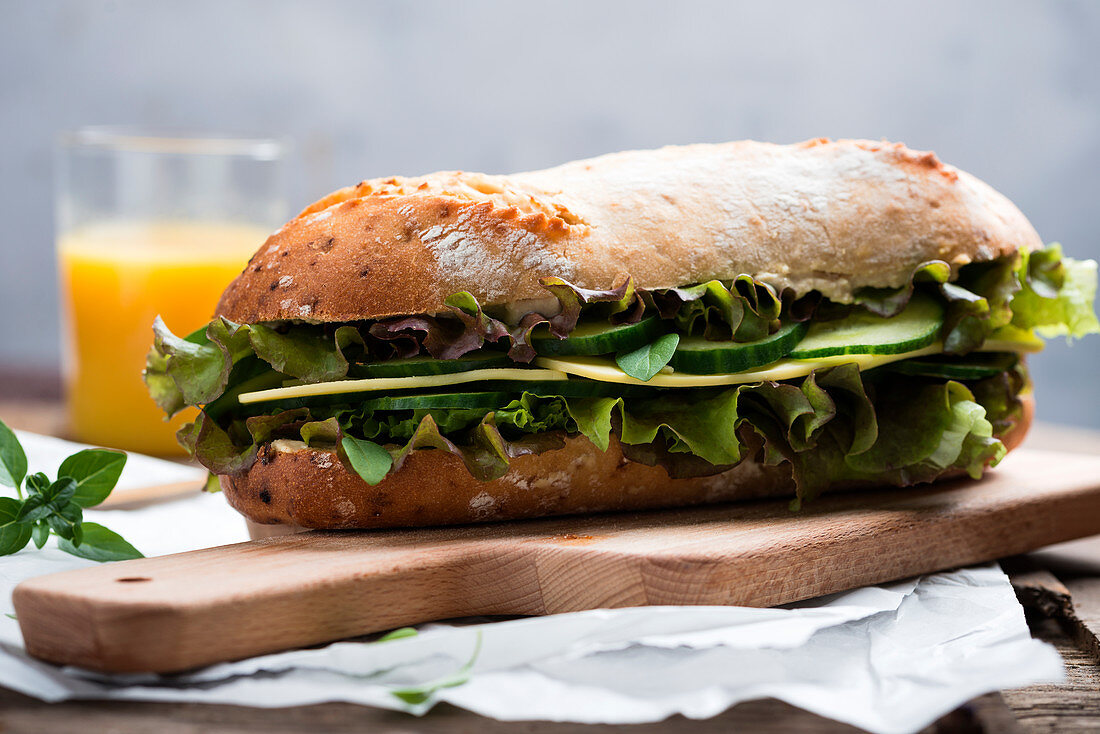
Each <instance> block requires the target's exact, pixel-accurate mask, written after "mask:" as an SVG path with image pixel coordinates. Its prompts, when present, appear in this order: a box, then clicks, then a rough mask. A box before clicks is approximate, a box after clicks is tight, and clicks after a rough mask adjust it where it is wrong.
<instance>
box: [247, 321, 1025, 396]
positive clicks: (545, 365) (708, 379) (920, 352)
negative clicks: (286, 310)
mask: <svg viewBox="0 0 1100 734" xmlns="http://www.w3.org/2000/svg"><path fill="white" fill-rule="evenodd" d="M1020 333H1021V334H1023V333H1024V332H1020ZM1006 335H1007V334H1006ZM1042 348H1043V342H1042V341H1041V340H1039V339H1038V338H1035V337H1032V338H1030V339H1023V338H1018V337H1017V335H1016V334H1012V335H1011V338H1010V339H990V340H988V341H986V342H985V344H983V345H982V347H981V350H980V351H983V352H1037V351H1039V350H1041V349H1042ZM942 351H943V345H942V344H939V343H936V344H932V345H929V346H927V347H925V348H923V349H917V350H915V351H912V352H903V353H901V354H840V355H837V356H835V357H822V358H820V359H781V360H779V361H778V362H773V363H772V364H770V365H768V366H766V367H761V368H759V369H755V370H749V371H746V372H736V373H728V374H719V375H693V374H689V373H687V372H675V371H672V369H671V368H670V367H666V368H665V369H663V370H661V372H658V373H657V374H656V375H654V376H653V379H651V380H650V381H649V382H642V381H641V380H639V379H637V378H634V377H631V376H630V375H628V374H626V373H625V372H623V371H622V370H621V369H619V366H618V365H617V364H615V360H614V359H612V358H610V357H537V358H536V359H535V364H536V365H538V367H539V368H542V369H530V368H527V369H524V368H512V367H507V368H494V369H484V370H469V371H467V372H456V373H453V374H449V375H425V376H423V377H373V378H368V379H364V380H338V381H336V382H319V383H316V384H313V385H290V386H287V387H277V388H273V389H271V390H258V391H256V392H248V393H242V394H241V395H240V396H239V398H238V399H239V400H240V401H241V403H244V404H248V403H260V402H265V401H270V400H284V399H286V398H307V397H317V396H320V395H343V394H347V393H357V392H380V391H394V390H419V389H425V388H433V387H444V386H447V385H460V384H463V383H472V382H487V381H493V380H515V381H519V382H531V381H554V380H567V379H569V375H575V376H577V377H583V378H586V379H589V380H597V381H599V382H614V383H618V384H622V385H642V386H648V387H669V388H676V387H682V388H689V387H716V386H721V385H745V384H749V383H752V382H761V381H763V380H773V381H779V380H791V379H795V378H797V377H805V376H806V375H808V374H810V373H811V372H812V371H814V370H820V369H825V368H827V367H836V366H837V365H841V364H855V365H858V366H859V369H860V370H861V371H865V370H869V369H873V368H875V367H881V366H883V365H886V364H890V363H891V362H899V361H901V360H903V359H912V358H913V357H923V356H926V355H929V354H939V353H941V352H942Z"/></svg>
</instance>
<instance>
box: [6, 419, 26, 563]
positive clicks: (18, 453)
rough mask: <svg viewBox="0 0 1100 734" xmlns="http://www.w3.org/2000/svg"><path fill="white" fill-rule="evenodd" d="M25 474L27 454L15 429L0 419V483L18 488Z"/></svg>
mask: <svg viewBox="0 0 1100 734" xmlns="http://www.w3.org/2000/svg"><path fill="white" fill-rule="evenodd" d="M25 476H27V455H26V454H25V453H23V447H22V446H20V445H19V439H18V438H16V437H15V431H13V430H12V429H10V428H8V426H7V424H5V423H4V422H3V421H0V484H3V485H4V486H6V487H14V488H16V489H18V488H19V485H20V484H22V483H23V477H25ZM24 545H26V544H25V543H24Z"/></svg>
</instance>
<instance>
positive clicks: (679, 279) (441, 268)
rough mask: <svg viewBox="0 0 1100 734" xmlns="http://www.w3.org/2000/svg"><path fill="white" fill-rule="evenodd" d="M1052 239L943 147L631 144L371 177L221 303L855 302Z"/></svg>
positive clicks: (325, 209)
mask: <svg viewBox="0 0 1100 734" xmlns="http://www.w3.org/2000/svg"><path fill="white" fill-rule="evenodd" d="M1041 246H1042V242H1041V241H1040V239H1039V236H1038V235H1037V234H1036V232H1035V230H1034V229H1033V228H1032V226H1031V224H1030V223H1029V222H1028V221H1027V219H1026V218H1025V217H1024V216H1023V214H1021V213H1020V211H1019V210H1018V209H1017V208H1016V207H1015V206H1014V205H1013V204H1012V203H1011V202H1010V201H1009V200H1008V199H1006V198H1005V197H1004V196H1002V195H1001V194H999V193H997V192H996V191H994V190H993V189H992V188H990V187H989V186H988V185H986V184H985V183H983V182H981V181H979V180H978V179H976V178H974V177H973V176H971V175H969V174H967V173H965V172H963V171H960V170H958V169H956V168H953V167H952V166H949V165H946V164H944V163H942V162H940V160H939V159H938V158H936V156H935V154H933V153H926V152H920V151H914V150H910V149H909V148H906V147H905V146H904V145H901V144H899V143H875V142H870V141H865V140H840V141H836V142H830V141H827V140H810V141H807V142H805V143H800V144H798V145H774V144H771V143H758V142H754V141H742V142H734V143H723V144H718V145H688V146H679V147H668V148H662V149H660V150H653V151H629V152H625V153H614V154H611V155H605V156H601V157H599V158H593V159H591V160H586V161H577V162H574V163H567V164H565V165H563V166H559V167H557V168H551V169H548V170H545V171H534V172H531V173H520V174H515V175H512V176H487V175H482V174H477V173H463V172H441V173H432V174H428V175H426V176H421V177H417V178H388V179H374V180H371V181H364V182H362V183H360V184H359V185H358V186H354V187H351V188H346V189H341V190H340V191H337V192H335V193H333V194H331V195H329V196H327V197H325V198H323V199H321V200H320V201H318V202H316V203H315V204H313V205H311V206H309V207H307V208H306V209H305V211H303V212H302V213H301V214H300V215H299V216H298V217H296V218H295V219H293V220H291V221H290V222H289V223H287V224H286V226H284V227H283V228H282V229H280V230H279V231H278V232H276V233H275V234H273V235H272V236H271V237H270V238H269V239H268V241H267V242H266V243H265V244H264V246H263V247H261V248H260V250H259V251H258V252H257V253H256V255H255V257H253V259H252V261H251V262H250V263H249V266H248V267H247V268H246V269H245V271H244V272H243V273H241V275H240V277H238V278H237V279H236V280H235V281H233V283H232V284H231V285H230V286H229V288H228V289H227V290H226V291H225V294H224V295H223V296H222V299H221V302H220V303H219V304H218V310H217V313H218V315H220V316H224V317H226V318H228V319H230V320H232V321H236V322H240V323H254V322H257V321H280V320H286V319H295V320H303V321H308V322H316V323H320V322H343V321H352V320H359V319H380V318H384V317H387V316H398V315H405V314H425V313H426V314H432V313H440V312H444V311H446V306H445V305H444V299H445V298H447V297H448V296H450V295H451V294H453V293H457V292H459V291H469V292H470V293H472V294H473V295H474V297H475V298H477V299H478V301H479V302H480V303H481V304H482V305H484V306H497V305H504V304H510V303H515V302H523V301H530V300H537V299H545V298H546V296H547V293H546V290H545V289H544V288H543V287H542V286H541V285H540V284H539V278H540V277H542V276H557V277H561V278H564V279H566V280H568V281H570V282H572V283H575V284H576V285H578V286H580V287H582V288H593V289H597V288H609V287H611V286H612V284H613V283H616V282H618V281H619V280H621V279H622V278H623V277H625V276H626V275H630V276H632V277H633V278H634V281H635V284H636V285H638V286H639V287H642V288H651V289H654V288H671V287H676V286H682V285H686V284H691V283H702V282H705V281H708V280H712V279H718V280H728V279H732V278H735V277H737V276H739V275H743V274H748V275H751V276H753V277H754V278H757V279H759V280H762V281H764V282H767V283H770V284H771V285H773V286H775V287H776V288H777V289H782V288H791V289H793V290H794V291H795V293H797V294H799V295H801V294H804V293H808V292H810V291H814V290H816V291H819V292H820V293H821V294H822V295H823V296H825V297H826V298H828V299H830V300H833V301H837V302H841V303H848V302H850V301H851V299H852V295H853V293H854V292H855V291H856V290H858V289H860V288H863V287H867V286H873V287H896V286H901V285H903V284H904V283H905V282H906V281H907V279H908V278H909V277H910V276H911V275H912V273H913V270H914V268H916V267H917V266H918V265H920V264H921V263H924V262H927V261H930V260H942V261H944V262H947V263H949V264H950V265H952V267H956V268H957V267H958V266H961V265H965V264H967V263H971V262H982V261H987V260H993V259H995V258H998V257H1003V256H1006V255H1013V254H1015V253H1016V252H1017V251H1019V250H1022V249H1026V250H1030V249H1037V248H1039V247H1041Z"/></svg>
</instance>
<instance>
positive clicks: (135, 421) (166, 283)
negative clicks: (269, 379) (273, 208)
mask: <svg viewBox="0 0 1100 734" xmlns="http://www.w3.org/2000/svg"><path fill="white" fill-rule="evenodd" d="M267 235H268V232H267V231H266V230H265V229H263V228H260V227H257V226H252V225H242V224H231V223H201V222H174V221H154V222H117V223H103V224H96V225H90V226H86V227H81V228H78V229H75V230H73V231H70V232H68V233H66V234H65V235H63V236H62V237H61V238H60V240H59V241H58V260H59V266H60V289H61V296H62V301H63V307H64V309H65V317H64V318H65V319H67V333H66V343H65V346H64V352H63V354H64V359H65V360H66V370H65V372H66V374H65V383H66V391H67V407H68V412H69V430H70V433H71V434H72V436H73V438H75V439H76V440H78V441H84V442H87V443H94V444H97V445H102V446H113V447H117V448H123V449H130V450H133V451H139V452H142V453H149V454H161V455H165V454H182V453H183V450H182V449H181V448H180V447H179V446H178V445H177V444H176V441H175V431H176V429H178V428H179V427H180V426H181V425H182V424H183V423H185V422H186V421H188V420H190V419H191V417H192V416H193V411H191V410H189V411H185V412H184V413H183V414H181V415H177V416H176V417H175V418H174V419H173V420H171V421H168V422H166V421H164V414H163V413H162V412H161V411H160V409H159V408H157V406H156V405H155V404H154V403H153V401H152V399H151V398H150V397H149V394H148V393H147V392H146V390H145V384H144V382H142V379H141V371H142V369H143V368H144V366H145V355H146V353H147V352H148V351H149V347H150V345H151V344H152V343H153V331H152V324H153V319H154V318H155V317H156V316H157V315H158V314H159V315H160V316H161V317H162V318H163V319H164V322H165V323H166V324H167V325H168V328H170V329H171V330H172V331H173V332H174V333H176V334H178V335H180V336H185V335H187V334H189V333H191V332H192V331H194V330H195V329H197V328H199V327H200V326H203V325H204V324H205V323H207V322H208V321H209V320H210V318H211V317H212V315H213V313H214V307H215V306H216V304H217V302H218V297H219V296H220V295H221V292H222V291H223V290H224V289H225V287H226V286H227V285H228V284H229V282H230V281H231V280H232V279H233V278H235V277H236V276H237V274H238V273H240V272H241V270H242V269H243V268H244V266H245V264H246V263H247V262H248V258H249V257H251V256H252V253H253V252H254V251H255V250H256V249H258V248H259V246H260V245H261V244H263V242H264V240H265V239H266V238H267Z"/></svg>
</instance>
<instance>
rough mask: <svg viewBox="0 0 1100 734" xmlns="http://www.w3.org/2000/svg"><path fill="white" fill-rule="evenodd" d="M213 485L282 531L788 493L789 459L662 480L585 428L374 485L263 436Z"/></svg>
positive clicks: (442, 458) (430, 456) (1014, 440)
mask: <svg viewBox="0 0 1100 734" xmlns="http://www.w3.org/2000/svg"><path fill="white" fill-rule="evenodd" d="M1022 402H1023V406H1024V413H1023V418H1022V420H1021V421H1020V422H1019V423H1017V424H1016V425H1015V426H1014V427H1013V429H1012V430H1011V431H1010V432H1009V433H1008V434H1007V435H1004V436H1002V437H1001V439H1002V440H1003V441H1004V443H1005V446H1006V447H1008V449H1009V450H1012V449H1014V448H1016V447H1017V446H1019V444H1020V443H1021V442H1022V441H1023V439H1024V436H1025V435H1026V433H1027V430H1028V428H1029V426H1030V425H1031V420H1032V416H1033V414H1034V403H1033V401H1032V399H1031V396H1030V394H1029V395H1025V396H1022ZM956 475H957V473H956ZM221 486H222V490H223V491H224V492H225V496H226V498H227V499H228V500H229V504H230V505H232V506H233V507H234V508H235V509H236V510H237V511H238V512H240V513H242V514H243V515H244V516H245V517H247V518H248V519H249V520H251V521H252V522H253V523H258V524H261V525H272V524H278V525H285V526H288V530H289V529H291V528H292V527H293V526H296V528H293V529H297V528H330V529H340V528H392V527H424V526H430V525H456V524H465V523H476V522H491V521H497V520H514V519H518V518H528V517H546V516H550V515H577V514H587V513H592V512H603V511H609V510H647V509H655V508H661V507H682V506H686V505H696V504H704V503H713V502H729V501H733V500H746V499H758V498H766V497H794V483H793V481H792V480H791V475H790V470H789V468H788V467H787V466H779V467H769V466H764V465H761V464H758V463H756V462H753V461H751V460H746V461H744V462H742V463H740V464H738V465H737V466H735V467H734V468H732V469H730V470H729V471H726V472H723V473H722V474H716V475H713V476H709V477H692V478H686V479H670V478H669V476H668V474H667V473H666V472H665V470H664V469H662V468H660V467H653V466H646V465H645V464H638V463H636V462H632V461H627V460H626V459H625V458H624V457H623V455H622V450H621V449H620V447H619V443H618V441H616V440H615V439H614V438H612V442H611V445H610V446H609V447H608V450H607V451H606V452H603V451H600V450H599V449H598V448H597V447H596V446H595V445H593V444H592V443H591V442H590V441H589V440H588V439H586V438H584V437H583V436H577V437H575V438H569V439H567V440H566V442H565V446H564V447H563V448H561V449H558V450H556V451H547V452H545V453H542V454H538V455H533V456H520V457H518V458H516V459H513V460H512V465H511V468H510V469H509V471H508V473H507V474H505V475H504V476H503V477H501V478H500V479H495V480H493V481H490V482H480V481H478V480H476V479H474V477H472V476H471V475H470V473H469V472H468V471H466V468H465V467H464V466H463V465H462V461H461V459H459V458H458V457H456V456H455V455H453V454H450V453H446V452H443V451H435V450H421V451H414V452H413V453H412V454H410V455H409V457H408V459H407V460H406V461H405V464H404V465H403V466H402V467H401V468H400V469H399V470H398V471H396V472H393V473H391V474H390V475H389V476H387V477H386V478H385V479H383V480H382V481H381V482H379V483H378V484H376V485H374V486H371V485H369V484H367V483H366V482H364V481H363V480H362V479H360V478H359V477H358V476H357V475H355V474H353V473H352V472H350V471H348V470H347V469H346V468H345V467H344V465H343V464H342V463H341V462H340V460H339V458H338V457H337V456H336V454H335V453H333V452H331V451H324V450H319V449H309V448H302V449H298V450H286V451H284V450H279V449H277V448H276V447H274V446H272V445H271V444H265V445H264V446H263V448H262V449H261V454H260V460H259V461H257V462H256V463H255V464H254V465H253V466H252V468H251V469H249V470H248V471H246V472H242V473H240V474H235V475H231V476H223V477H221ZM841 488H842V487H831V488H830V489H841Z"/></svg>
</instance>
